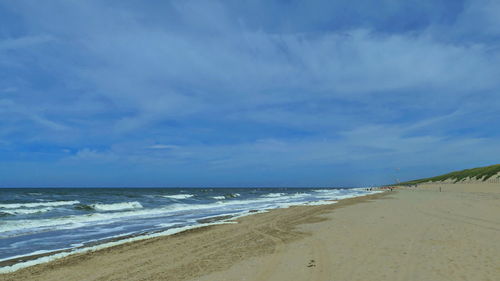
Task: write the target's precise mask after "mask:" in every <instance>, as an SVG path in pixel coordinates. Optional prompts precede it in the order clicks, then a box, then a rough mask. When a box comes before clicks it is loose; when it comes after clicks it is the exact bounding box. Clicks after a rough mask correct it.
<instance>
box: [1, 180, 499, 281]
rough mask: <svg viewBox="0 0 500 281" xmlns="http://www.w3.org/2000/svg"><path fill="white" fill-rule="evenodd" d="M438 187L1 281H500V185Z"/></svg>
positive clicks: (283, 213) (120, 250)
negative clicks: (440, 190) (440, 189)
mask: <svg viewBox="0 0 500 281" xmlns="http://www.w3.org/2000/svg"><path fill="white" fill-rule="evenodd" d="M438 187H439V186H435V187H434V186H426V187H419V188H417V189H413V188H410V189H402V190H398V191H393V192H386V193H383V194H377V195H371V196H367V197H364V198H354V199H346V200H342V201H340V202H339V203H337V204H333V205H323V206H307V207H292V208H288V209H280V210H274V211H271V212H268V213H263V214H255V215H252V216H248V217H244V218H241V219H239V220H238V222H239V223H238V224H227V225H217V226H210V227H205V228H200V229H194V230H189V231H186V232H183V233H179V234H176V235H172V236H167V237H159V238H153V239H149V240H144V241H138V242H133V243H129V244H124V245H119V246H115V247H112V248H108V249H103V250H99V251H96V252H92V253H86V254H77V255H73V256H69V257H66V258H63V259H60V260H57V261H53V262H51V263H48V264H42V265H37V266H33V267H29V268H25V269H21V270H19V271H17V272H14V273H10V274H3V275H0V280H173V281H175V280H200V281H201V280H204V281H211V280H213V281H223V280H231V281H234V280H254V281H260V280H262V281H268V280H277V281H280V280H318V281H320V280H325V281H326V280H436V281H438V280H474V281H475V280H500V264H499V263H498V260H500V216H499V215H498V214H500V185H481V184H477V185H474V184H468V185H466V186H463V187H461V186H457V188H456V189H452V187H453V186H452V185H447V187H445V188H442V192H439V191H438Z"/></svg>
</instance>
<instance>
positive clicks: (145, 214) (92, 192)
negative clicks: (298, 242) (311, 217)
mask: <svg viewBox="0 0 500 281" xmlns="http://www.w3.org/2000/svg"><path fill="white" fill-rule="evenodd" d="M375 192H377V191H370V190H369V189H367V188H32V189H26V188H0V272H2V268H3V269H4V270H3V271H4V272H5V271H6V270H7V271H8V270H13V269H14V268H17V267H15V266H14V264H17V263H19V264H22V263H27V261H29V263H31V264H36V263H37V262H36V261H35V262H33V260H36V259H39V260H40V261H43V260H45V261H47V260H48V259H47V257H50V256H51V254H52V255H53V256H63V255H67V254H71V253H72V252H78V251H80V252H81V251H82V249H83V250H85V249H92V248H95V247H96V246H98V245H101V246H102V245H110V246H111V245H116V244H117V243H121V242H126V241H133V240H137V239H143V238H148V237H154V236H159V235H168V234H172V233H176V232H179V231H182V230H185V229H189V228H195V227H199V226H203V225H209V224H216V223H230V219H234V218H235V217H241V216H245V215H251V214H254V213H258V212H265V211H268V210H271V209H276V208H288V207H290V206H298V205H321V204H334V203H335V202H336V201H337V200H340V199H345V198H352V197H357V196H363V195H367V194H371V193H375ZM61 253H63V255H61ZM41 257H43V258H41ZM35 258H36V259H35ZM18 267H19V266H18Z"/></svg>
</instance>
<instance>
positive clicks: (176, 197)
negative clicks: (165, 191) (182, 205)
mask: <svg viewBox="0 0 500 281" xmlns="http://www.w3.org/2000/svg"><path fill="white" fill-rule="evenodd" d="M193 196H194V195H193V194H175V195H163V196H162V197H165V198H170V199H188V198H191V197H193Z"/></svg>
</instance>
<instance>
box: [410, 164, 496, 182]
mask: <svg viewBox="0 0 500 281" xmlns="http://www.w3.org/2000/svg"><path fill="white" fill-rule="evenodd" d="M498 173H500V164H496V165H491V166H486V167H479V168H472V169H465V170H462V171H456V172H451V173H448V174H444V175H441V176H436V177H432V178H424V179H418V180H412V181H407V182H403V183H401V184H419V183H425V182H442V181H446V180H450V181H452V182H459V181H462V180H464V179H476V180H478V181H486V180H488V179H490V178H497V177H499V176H498V175H497V174H498Z"/></svg>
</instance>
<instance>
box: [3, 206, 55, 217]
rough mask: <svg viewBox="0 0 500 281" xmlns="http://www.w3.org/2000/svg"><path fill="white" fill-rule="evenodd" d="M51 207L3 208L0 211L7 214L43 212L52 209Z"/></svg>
mask: <svg viewBox="0 0 500 281" xmlns="http://www.w3.org/2000/svg"><path fill="white" fill-rule="evenodd" d="M53 209H54V208H52V207H47V208H40V209H6V210H5V209H4V210H2V211H0V212H1V213H5V214H9V215H29V214H36V213H45V212H48V211H51V210H53Z"/></svg>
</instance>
